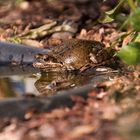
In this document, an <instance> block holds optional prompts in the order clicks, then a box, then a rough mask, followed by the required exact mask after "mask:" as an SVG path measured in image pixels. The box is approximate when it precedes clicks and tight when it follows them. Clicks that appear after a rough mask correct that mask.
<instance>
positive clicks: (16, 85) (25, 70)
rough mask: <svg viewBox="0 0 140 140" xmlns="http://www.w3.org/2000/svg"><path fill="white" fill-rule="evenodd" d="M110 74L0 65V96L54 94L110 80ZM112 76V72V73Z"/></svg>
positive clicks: (93, 71)
mask: <svg viewBox="0 0 140 140" xmlns="http://www.w3.org/2000/svg"><path fill="white" fill-rule="evenodd" d="M111 76H112V75H111V73H110V74H107V73H105V74H103V73H102V72H100V73H98V72H95V70H91V71H87V73H83V74H77V73H68V72H63V73H58V72H47V73H42V74H41V73H40V71H39V70H38V69H35V68H33V67H31V66H26V67H20V66H12V67H11V66H1V67H0V98H5V97H15V96H16V97H19V96H24V95H27V94H33V95H37V96H38V95H39V96H40V95H43V96H44V95H45V96H46V95H54V94H56V92H59V91H63V90H68V89H70V88H77V87H78V86H82V85H85V84H89V83H92V84H94V85H95V86H96V84H97V83H98V82H102V81H105V80H110V77H111ZM113 76H114V74H113Z"/></svg>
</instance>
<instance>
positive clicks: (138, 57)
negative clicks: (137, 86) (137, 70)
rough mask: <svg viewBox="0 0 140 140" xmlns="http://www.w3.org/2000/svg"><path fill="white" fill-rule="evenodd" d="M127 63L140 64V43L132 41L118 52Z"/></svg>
mask: <svg viewBox="0 0 140 140" xmlns="http://www.w3.org/2000/svg"><path fill="white" fill-rule="evenodd" d="M117 56H119V57H120V58H121V59H122V60H123V61H124V62H125V63H126V64H130V65H131V64H133V65H136V64H140V43H139V42H131V43H129V44H128V45H126V46H123V47H122V49H121V50H120V51H119V52H118V53H117Z"/></svg>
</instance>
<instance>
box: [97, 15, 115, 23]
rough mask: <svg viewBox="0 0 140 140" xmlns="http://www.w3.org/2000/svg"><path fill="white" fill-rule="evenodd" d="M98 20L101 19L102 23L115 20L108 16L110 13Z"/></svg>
mask: <svg viewBox="0 0 140 140" xmlns="http://www.w3.org/2000/svg"><path fill="white" fill-rule="evenodd" d="M98 21H99V22H100V23H110V22H112V21H114V19H113V18H111V17H110V16H108V15H104V16H103V17H101V18H99V19H98Z"/></svg>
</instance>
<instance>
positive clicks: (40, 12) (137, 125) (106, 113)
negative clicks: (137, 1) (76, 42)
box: [0, 0, 140, 140]
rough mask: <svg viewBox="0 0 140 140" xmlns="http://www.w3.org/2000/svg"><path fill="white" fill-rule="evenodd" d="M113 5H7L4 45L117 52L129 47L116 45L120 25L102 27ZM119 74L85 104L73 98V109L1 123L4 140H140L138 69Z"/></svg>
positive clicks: (0, 26)
mask: <svg viewBox="0 0 140 140" xmlns="http://www.w3.org/2000/svg"><path fill="white" fill-rule="evenodd" d="M115 4H116V1H115V0H110V1H108V2H104V3H103V2H101V0H99V1H97V0H93V1H89V0H77V1H76V0H75V1H74V0H71V1H70V0H61V1H59V0H48V1H47V0H40V1H38V0H27V1H21V2H19V3H14V1H8V2H6V1H5V2H3V3H0V40H1V41H10V42H14V43H20V44H26V45H31V46H34V47H50V46H54V45H57V44H59V43H60V40H61V39H70V38H78V39H86V40H96V41H100V42H103V43H104V44H105V47H110V46H111V45H112V44H114V48H115V50H119V49H120V47H121V45H122V44H123V43H127V42H128V41H129V38H126V39H125V41H123V42H119V41H118V40H117V39H118V38H119V37H120V36H122V35H123V34H125V31H124V32H122V31H119V30H118V24H117V23H116V22H112V23H108V24H101V23H99V22H98V19H99V17H100V15H101V13H102V12H103V11H104V10H108V9H111V8H113V7H114V5H115ZM125 13H126V12H125ZM40 27H43V28H40ZM120 63H121V62H120ZM121 66H122V67H121ZM116 69H119V71H120V74H119V75H117V76H115V77H114V78H113V79H111V80H109V81H105V82H102V83H98V84H97V85H96V87H97V88H98V91H94V90H93V91H92V92H89V93H88V98H87V99H86V100H85V99H84V98H82V97H79V96H77V97H73V98H72V100H73V101H74V102H75V105H74V106H73V107H71V108H68V107H63V108H59V109H54V110H53V111H51V112H47V113H39V114H38V113H34V112H32V111H31V112H27V113H26V114H25V118H24V119H23V120H20V119H17V118H1V123H0V140H25V139H27V140H59V139H60V140H138V139H139V133H140V121H139V117H140V113H139V102H140V85H139V83H140V75H139V67H130V66H129V67H124V64H123V63H121V64H120V65H119V68H116Z"/></svg>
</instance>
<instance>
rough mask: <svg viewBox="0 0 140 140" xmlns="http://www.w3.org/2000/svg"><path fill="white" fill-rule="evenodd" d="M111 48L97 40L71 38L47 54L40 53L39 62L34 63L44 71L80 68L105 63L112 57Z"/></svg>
mask: <svg viewBox="0 0 140 140" xmlns="http://www.w3.org/2000/svg"><path fill="white" fill-rule="evenodd" d="M110 56H111V54H110V50H109V49H105V48H104V44H102V43H100V42H97V41H89V40H81V39H69V40H64V41H63V42H62V43H61V44H60V45H59V46H56V47H53V49H52V50H51V51H50V52H49V53H48V54H47V55H38V56H37V60H38V61H37V62H35V63H34V64H33V65H34V66H35V67H38V68H40V69H42V70H43V71H46V72H47V71H63V70H68V71H72V70H79V71H83V70H85V69H87V68H89V67H95V66H98V65H103V64H104V62H105V61H106V60H108V59H109V58H110Z"/></svg>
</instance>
